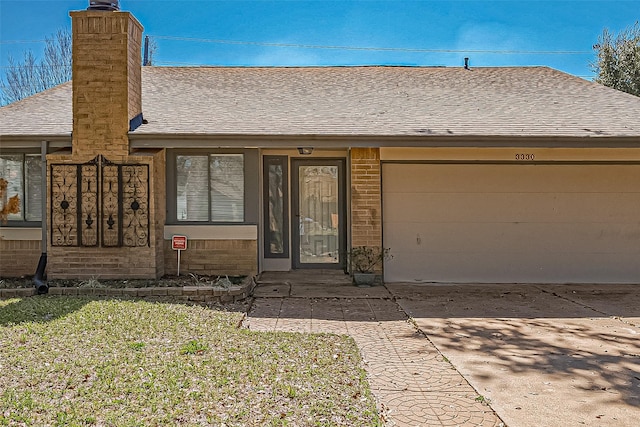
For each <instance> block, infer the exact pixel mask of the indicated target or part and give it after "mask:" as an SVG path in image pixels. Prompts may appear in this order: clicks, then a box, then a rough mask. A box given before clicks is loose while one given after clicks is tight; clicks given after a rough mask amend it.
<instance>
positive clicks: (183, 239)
mask: <svg viewBox="0 0 640 427" xmlns="http://www.w3.org/2000/svg"><path fill="white" fill-rule="evenodd" d="M171 249H173V250H174V251H184V250H186V249H187V236H173V237H172V238H171Z"/></svg>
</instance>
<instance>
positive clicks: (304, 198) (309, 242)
mask: <svg viewBox="0 0 640 427" xmlns="http://www.w3.org/2000/svg"><path fill="white" fill-rule="evenodd" d="M291 163H292V174H291V188H292V199H291V221H292V223H291V230H292V233H291V234H292V236H291V237H292V239H291V241H292V247H293V251H292V255H293V256H292V262H293V268H340V269H344V267H345V252H346V246H347V245H346V226H345V220H344V218H345V196H344V193H345V191H344V190H345V185H344V169H345V162H344V160H343V159H292V162H291Z"/></svg>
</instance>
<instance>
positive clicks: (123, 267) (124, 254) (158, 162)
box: [34, 150, 165, 279]
mask: <svg viewBox="0 0 640 427" xmlns="http://www.w3.org/2000/svg"><path fill="white" fill-rule="evenodd" d="M105 155H106V156H109V155H110V154H109V153H106V154H105ZM88 160H91V157H86V158H85V157H83V156H72V155H60V154H49V155H48V156H47V163H48V164H61V163H82V162H86V161H88ZM109 160H111V159H109ZM121 160H122V161H123V162H125V163H126V162H128V163H137V164H148V165H149V172H150V173H149V188H150V194H149V196H150V198H149V222H150V227H149V246H143V247H118V248H113V247H76V246H52V245H51V239H50V238H49V244H48V250H47V252H48V259H47V261H48V263H47V277H48V278H50V279H86V278H91V277H95V278H102V279H118V278H123V279H126V278H129V279H134V278H159V277H161V276H163V275H164V274H165V270H164V253H163V251H164V222H165V205H164V204H165V196H164V187H165V173H164V167H165V152H164V150H150V151H143V152H138V153H135V155H132V156H127V157H124V158H123V159H121ZM47 180H48V182H47V188H50V187H51V182H50V181H51V175H50V174H49V175H48V177H47ZM47 211H48V212H51V197H47ZM49 221H51V219H50V218H49ZM49 236H51V230H49ZM36 266H37V261H36ZM34 271H35V270H34Z"/></svg>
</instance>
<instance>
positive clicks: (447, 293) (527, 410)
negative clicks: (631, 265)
mask: <svg viewBox="0 0 640 427" xmlns="http://www.w3.org/2000/svg"><path fill="white" fill-rule="evenodd" d="M386 287H387V289H388V290H389V291H390V293H391V294H392V295H393V297H394V298H395V300H396V302H397V303H398V304H399V305H400V307H401V308H402V309H403V310H404V312H405V313H406V314H407V315H409V316H410V317H412V318H413V319H414V320H415V323H416V324H417V326H418V327H419V328H420V329H421V330H422V331H423V332H424V333H425V334H426V336H427V337H428V339H429V340H430V341H431V342H432V343H433V344H434V345H435V346H436V347H437V349H438V350H439V351H440V352H441V353H442V354H443V355H444V356H445V357H446V358H447V359H448V360H449V361H450V362H451V363H452V364H453V365H454V367H455V368H456V369H457V370H458V371H459V372H460V373H461V374H462V375H463V376H464V378H465V379H466V380H467V381H468V382H469V383H470V384H471V385H472V386H473V387H474V388H475V390H476V391H477V392H478V393H479V394H480V395H482V396H483V397H484V398H486V399H488V400H489V402H490V405H491V407H492V408H493V409H494V410H495V411H496V413H497V414H498V415H499V416H500V418H501V419H502V420H504V422H505V423H506V424H507V425H508V426H511V427H515V426H537V427H538V426H637V425H640V285H466V284H465V285H433V284H425V285H422V284H420V285H417V284H405V283H398V284H387V285H386Z"/></svg>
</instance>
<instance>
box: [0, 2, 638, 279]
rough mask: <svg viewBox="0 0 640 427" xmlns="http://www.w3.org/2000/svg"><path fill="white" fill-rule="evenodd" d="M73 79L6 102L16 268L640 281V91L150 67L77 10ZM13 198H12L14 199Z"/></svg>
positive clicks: (7, 233)
mask: <svg viewBox="0 0 640 427" xmlns="http://www.w3.org/2000/svg"><path fill="white" fill-rule="evenodd" d="M70 15H71V18H72V33H73V79H72V81H71V82H68V83H65V84H63V85H60V86H57V87H55V88H52V89H49V90H47V91H45V92H42V93H39V94H37V95H34V96H32V97H29V98H27V99H24V100H21V101H18V102H16V103H13V104H10V105H7V106H4V107H2V108H0V177H3V178H4V179H5V180H6V181H7V182H8V189H9V192H8V194H9V196H12V195H13V194H14V193H15V194H18V195H19V196H20V198H21V203H22V208H21V211H20V212H19V213H18V214H12V215H10V216H9V220H8V221H7V222H6V223H5V224H2V225H1V226H0V277H2V276H4V277H6V276H19V275H25V274H33V273H34V271H35V270H36V267H37V266H38V262H39V260H40V259H41V253H43V252H46V254H47V261H48V264H47V274H48V277H49V278H89V277H97V278H156V277H160V276H163V275H165V274H175V273H176V271H177V267H178V266H177V256H176V255H177V253H176V251H175V250H173V248H172V238H173V236H175V235H180V236H186V237H187V249H186V250H183V251H181V272H183V273H195V274H199V275H200V274H201V275H205V274H229V275H244V274H257V273H259V272H261V271H288V270H291V269H304V268H309V269H328V268H337V269H345V267H346V254H347V252H348V250H349V248H351V247H355V246H368V247H388V248H390V249H391V253H392V255H393V258H392V259H390V260H387V261H386V262H385V263H384V268H383V274H384V279H385V280H386V281H394V282H456V283H467V282H474V283H502V282H505V283H541V282H544V283H585V282H596V283H638V282H640V98H638V97H635V96H632V95H628V94H625V93H622V92H619V91H616V90H613V89H610V88H607V87H604V86H601V85H599V84H596V83H593V82H588V81H585V80H583V79H580V78H577V77H574V76H571V75H568V74H565V73H563V72H560V71H556V70H554V69H550V68H547V67H504V68H502V67H501V68H468V67H459V68H445V67H383V66H363V67H262V68H253V67H143V66H141V41H142V31H143V28H142V26H141V25H140V23H139V22H138V21H137V20H136V19H135V18H134V17H133V16H132V15H131V14H130V13H128V12H123V11H102V10H85V11H77V12H71V13H70ZM0 203H2V202H1V201H0Z"/></svg>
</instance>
